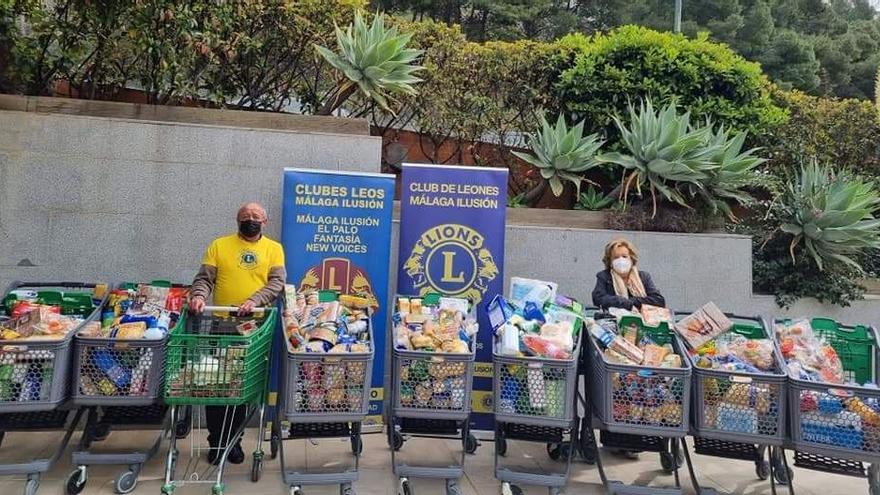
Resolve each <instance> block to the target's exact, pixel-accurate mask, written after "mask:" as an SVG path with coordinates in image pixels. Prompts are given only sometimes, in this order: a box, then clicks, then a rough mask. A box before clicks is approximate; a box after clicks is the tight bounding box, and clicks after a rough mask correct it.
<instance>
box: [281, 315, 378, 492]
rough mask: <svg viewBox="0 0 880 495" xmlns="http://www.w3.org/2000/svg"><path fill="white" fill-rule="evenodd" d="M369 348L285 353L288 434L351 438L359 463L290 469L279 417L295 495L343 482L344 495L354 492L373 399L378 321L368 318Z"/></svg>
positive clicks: (283, 407) (286, 479)
mask: <svg viewBox="0 0 880 495" xmlns="http://www.w3.org/2000/svg"><path fill="white" fill-rule="evenodd" d="M368 333H369V346H370V350H369V352H349V353H339V354H319V353H305V352H293V351H290V350H289V349H288V350H287V351H286V352H285V356H284V358H283V362H282V370H281V373H282V375H281V376H282V384H281V391H282V393H281V400H280V404H279V406H280V408H281V411H283V414H284V418H285V419H286V420H287V421H289V422H290V423H291V428H290V430H289V436H288V437H287V438H288V439H306V438H307V439H316V438H340V437H342V438H349V439H350V441H351V451H352V454H354V466H352V467H350V468H343V469H342V470H324V471H321V472H314V473H307V472H303V471H301V470H296V469H288V468H287V467H286V464H285V462H284V442H282V441H281V440H283V439H284V438H283V437H282V432H281V425H280V421H275V422H273V425H272V427H273V430H274V431H273V434H272V441H273V442H277V448H278V451H279V452H280V454H281V467H282V470H281V474H282V477H283V479H284V483H285V484H286V485H287V486H288V487H289V489H290V493H291V495H296V494H299V493H301V487H302V486H305V485H334V484H335V485H339V486H340V490H339V493H340V494H341V495H354V493H355V490H354V488H353V487H352V483H354V482H355V481H357V480H358V468H359V458H360V454H361V452H362V450H363V443H362V440H361V424H362V423H363V421H364V417H365V416H366V415H367V411H368V410H369V404H370V380H371V378H372V369H373V325H372V320H368Z"/></svg>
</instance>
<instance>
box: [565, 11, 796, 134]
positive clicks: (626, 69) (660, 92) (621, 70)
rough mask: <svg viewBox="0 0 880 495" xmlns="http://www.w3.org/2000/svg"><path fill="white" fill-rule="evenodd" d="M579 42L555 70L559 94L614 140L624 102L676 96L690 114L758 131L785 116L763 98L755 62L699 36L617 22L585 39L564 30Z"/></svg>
mask: <svg viewBox="0 0 880 495" xmlns="http://www.w3.org/2000/svg"><path fill="white" fill-rule="evenodd" d="M563 43H565V44H568V45H574V46H577V47H578V51H577V57H576V60H575V62H574V65H573V66H572V67H571V68H570V69H568V70H566V71H565V72H564V73H563V74H562V78H561V80H560V84H559V91H560V98H561V100H562V103H563V105H564V107H565V109H566V111H568V112H571V113H572V114H574V115H575V116H576V118H578V119H586V120H587V122H591V123H592V124H593V128H592V129H590V131H594V132H596V131H605V132H606V135H607V136H608V138H609V140H610V141H611V142H617V140H618V139H617V133H616V131H615V130H614V128H613V122H612V117H613V116H614V115H624V114H625V113H626V106H627V103H628V102H630V101H635V100H638V99H639V98H646V97H647V98H652V99H653V100H654V101H655V102H656V103H658V104H663V103H667V102H670V101H672V100H677V102H678V103H679V105H680V106H682V107H683V108H685V109H686V110H688V111H690V112H691V115H692V116H693V117H694V118H710V119H711V120H712V121H713V122H715V123H717V124H723V125H725V126H726V127H728V128H730V129H734V130H745V131H749V132H750V133H751V134H763V133H765V132H767V131H768V130H770V129H772V128H773V127H775V126H776V125H778V124H780V123H781V122H782V121H783V120H784V112H783V111H782V110H781V109H780V108H779V107H778V106H776V105H775V104H774V102H773V101H772V100H771V98H770V94H771V93H770V90H771V84H770V83H769V81H768V79H767V77H766V76H764V74H763V73H762V72H761V68H760V66H758V65H757V64H755V63H752V62H747V61H746V60H745V59H743V58H742V57H740V56H739V55H737V54H735V53H734V52H733V51H732V50H730V48H728V47H727V46H725V45H721V44H718V43H713V42H710V41H709V40H708V39H707V38H706V36H700V37H698V38H697V39H688V38H686V37H685V36H683V35H677V34H671V33H660V32H657V31H653V30H651V29H647V28H643V27H637V26H624V27H621V28H619V29H615V30H613V31H611V32H610V33H608V34H597V35H595V36H593V37H591V38H587V37H584V36H582V35H571V36H568V37H567V38H565V39H564V40H563Z"/></svg>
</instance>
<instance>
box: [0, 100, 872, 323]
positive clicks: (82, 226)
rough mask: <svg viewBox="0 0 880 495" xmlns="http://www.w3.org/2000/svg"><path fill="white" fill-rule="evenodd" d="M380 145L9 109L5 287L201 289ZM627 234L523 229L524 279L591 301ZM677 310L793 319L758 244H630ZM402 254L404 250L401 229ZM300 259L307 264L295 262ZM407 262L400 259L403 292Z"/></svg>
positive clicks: (685, 238)
mask: <svg viewBox="0 0 880 495" xmlns="http://www.w3.org/2000/svg"><path fill="white" fill-rule="evenodd" d="M380 148H381V141H380V139H379V138H374V137H369V136H362V135H352V134H346V135H341V134H321V133H312V132H294V131H271V130H263V129H253V128H236V127H221V126H208V125H199V124H182V123H174V124H170V123H162V122H149V121H142V120H139V121H136V120H125V119H114V118H103V117H102V118H95V117H80V116H71V115H57V114H53V115H49V114H37V113H30V112H15V111H2V110H0V286H5V284H7V283H8V282H9V281H11V280H14V279H22V280H50V279H69V280H74V281H87V280H91V279H102V280H107V281H110V282H114V281H120V280H148V279H153V278H158V277H162V278H164V277H170V278H172V279H174V280H177V281H188V280H190V279H191V277H192V276H193V274H194V272H195V270H196V268H197V266H198V263H199V260H200V257H201V254H202V252H203V251H204V249H205V247H206V246H207V244H208V243H209V242H210V240H211V239H212V238H214V237H216V236H217V235H220V234H223V233H227V232H230V231H232V230H233V229H234V228H235V225H234V216H233V215H234V213H235V210H236V208H237V207H238V205H239V204H240V203H242V202H245V201H248V200H257V201H261V202H263V203H264V204H265V205H267V207H268V209H269V214H270V225H269V234H270V235H271V236H275V237H276V238H277V236H278V231H279V220H280V218H279V217H280V213H281V212H280V209H281V206H280V205H281V197H280V193H281V181H280V178H281V170H282V169H283V168H284V167H312V168H323V169H331V170H337V169H338V170H358V171H369V172H375V171H377V170H378V169H379V163H380V151H381V149H380ZM620 235H622V233H620V232H610V231H603V230H591V229H584V228H566V227H535V226H525V225H515V224H510V225H508V228H507V239H506V246H507V252H506V253H505V275H506V280H505V287H506V286H507V285H508V283H509V278H510V276H511V275H516V276H524V277H533V278H540V279H544V280H552V281H556V282H558V283H559V285H560V289H561V290H562V291H563V292H564V293H567V294H570V295H572V296H574V297H577V298H578V299H580V300H582V301H590V292H591V291H592V288H593V286H594V283H595V273H596V272H597V271H599V270H600V269H601V268H602V266H601V257H602V250H603V247H604V245H605V243H606V242H608V241H609V240H610V239H611V238H613V237H618V236H620ZM623 235H625V236H626V237H628V238H629V239H631V240H632V241H633V242H635V243H636V245H637V246H638V247H639V249H640V250H641V254H642V259H641V267H642V269H643V270H646V271H648V272H650V273H651V275H652V276H653V277H654V280H655V281H656V283H657V285H658V287H659V288H660V289H661V291H662V292H663V294H664V295H665V296H666V298H667V300H668V302H669V305H670V306H671V307H673V308H676V309H691V308H695V307H697V306H700V305H702V304H703V303H705V302H707V301H715V302H716V303H717V304H719V305H720V306H721V307H722V308H724V309H725V310H728V311H732V312H737V313H740V314H747V315H755V314H760V315H764V316H768V317H769V316H773V315H777V314H781V313H782V312H781V311H780V310H779V309H778V308H776V306H775V304H774V302H773V298H772V297H767V296H754V295H752V293H751V248H750V241H749V239H748V238H746V237H741V236H731V235H723V234H700V235H691V234H689V235H683V234H670V233H656V232H636V233H627V234H623ZM392 246H394V247H396V246H397V225H395V229H394V238H393V239H392ZM287 254H288V256H295V253H287ZM395 265H396V253H393V254H392V264H391V266H392V268H391V277H390V280H391V281H392V286H391V287H390V292H391V293H392V294H393V293H394V290H395V287H394V285H395V281H396V269H395V268H394V267H395ZM790 314H793V315H825V316H830V317H834V318H837V319H840V320H843V321H847V322H876V323H880V304H878V303H877V301H876V300H869V301H863V302H858V303H856V304H854V305H853V307H851V308H837V307H833V306H822V305H819V304H818V303H816V301H811V300H804V301H801V302H799V303H798V304H797V305H796V306H795V308H793V309H792V311H791V312H790Z"/></svg>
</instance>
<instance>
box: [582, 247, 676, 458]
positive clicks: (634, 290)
mask: <svg viewBox="0 0 880 495" xmlns="http://www.w3.org/2000/svg"><path fill="white" fill-rule="evenodd" d="M602 261H603V262H604V263H605V269H604V270H602V271H601V272H599V273H597V274H596V287H595V288H594V289H593V305H594V306H597V307H599V308H602V309H608V308H623V309H636V310H638V309H641V307H642V305H643V304H650V305H651V306H660V307H666V299H664V298H663V295H662V294H660V291H659V290H657V287H656V286H654V281H653V280H651V275H649V274H648V273H647V272H640V271H639V269H638V263H639V252H638V251H636V248H635V246H633V245H632V243H631V242H629V241H627V240H625V239H615V240H613V241H611V242H609V243H608V244H607V245H606V246H605V255H604V257H603V258H602ZM613 452H614V453H615V454H618V455H622V456H625V457H627V458H630V459H637V458H638V452H636V451H632V450H620V449H615V450H613Z"/></svg>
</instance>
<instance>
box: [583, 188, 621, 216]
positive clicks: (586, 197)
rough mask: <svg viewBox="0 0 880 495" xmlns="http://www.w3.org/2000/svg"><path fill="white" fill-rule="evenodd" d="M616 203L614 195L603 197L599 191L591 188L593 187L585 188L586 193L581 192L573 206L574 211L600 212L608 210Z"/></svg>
mask: <svg viewBox="0 0 880 495" xmlns="http://www.w3.org/2000/svg"><path fill="white" fill-rule="evenodd" d="M616 201H617V197H616V196H614V195H611V194H609V195H607V196H606V195H603V194H602V192H601V191H599V189H597V188H595V187H593V185H592V184H591V185H589V186H587V190H586V191H581V193H580V195H579V196H578V197H577V202H576V203H575V205H574V209H575V210H586V211H602V210H605V209H608V208H610V207H612V206H613V205H614V203H615V202H616Z"/></svg>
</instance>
